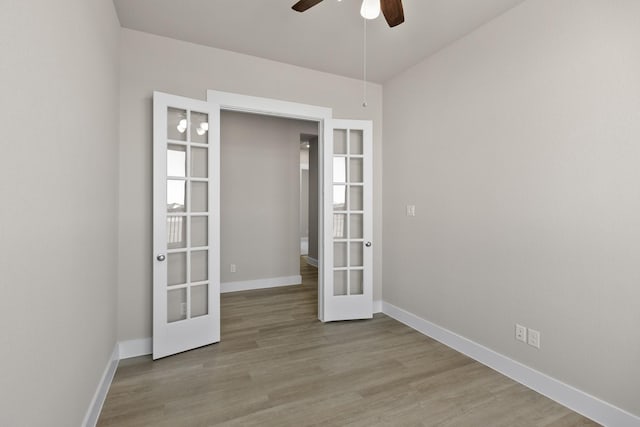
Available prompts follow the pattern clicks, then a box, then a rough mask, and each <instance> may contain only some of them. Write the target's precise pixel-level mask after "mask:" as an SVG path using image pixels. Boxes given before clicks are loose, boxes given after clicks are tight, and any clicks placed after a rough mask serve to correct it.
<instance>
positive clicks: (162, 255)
mask: <svg viewBox="0 0 640 427" xmlns="http://www.w3.org/2000/svg"><path fill="white" fill-rule="evenodd" d="M156 259H157V260H158V261H164V260H165V259H167V257H165V256H164V254H160V255H158V256H157V257H156Z"/></svg>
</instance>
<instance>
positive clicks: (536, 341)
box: [527, 329, 540, 348]
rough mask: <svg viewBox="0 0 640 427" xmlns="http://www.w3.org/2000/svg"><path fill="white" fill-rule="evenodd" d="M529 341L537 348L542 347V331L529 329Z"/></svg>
mask: <svg viewBox="0 0 640 427" xmlns="http://www.w3.org/2000/svg"><path fill="white" fill-rule="evenodd" d="M527 335H528V336H529V338H528V341H527V342H528V343H529V345H530V346H532V347H535V348H540V331H536V330H535V329H529V330H528V331H527Z"/></svg>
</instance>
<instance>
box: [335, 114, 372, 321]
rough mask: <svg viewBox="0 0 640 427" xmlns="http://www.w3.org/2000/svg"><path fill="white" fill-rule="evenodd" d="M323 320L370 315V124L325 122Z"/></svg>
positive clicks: (361, 317) (345, 121)
mask: <svg viewBox="0 0 640 427" xmlns="http://www.w3.org/2000/svg"><path fill="white" fill-rule="evenodd" d="M324 141H325V144H324V155H323V163H324V167H323V171H324V203H323V210H324V215H323V216H324V227H323V251H322V254H323V262H322V265H323V273H324V274H323V282H324V283H323V286H322V292H323V301H324V304H323V311H324V313H323V314H324V315H323V317H322V319H323V320H324V321H333V320H351V319H368V318H371V317H372V316H373V272H372V270H373V252H372V251H373V247H372V234H373V218H372V209H373V201H372V184H373V172H372V165H373V162H372V154H373V148H372V146H373V141H372V123H371V122H370V121H362V120H335V119H334V120H327V121H326V122H325V135H324Z"/></svg>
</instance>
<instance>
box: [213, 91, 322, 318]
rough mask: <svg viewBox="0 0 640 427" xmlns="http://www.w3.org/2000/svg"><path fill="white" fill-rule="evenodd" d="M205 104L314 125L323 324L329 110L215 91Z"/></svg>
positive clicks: (320, 316) (319, 270) (320, 308)
mask: <svg viewBox="0 0 640 427" xmlns="http://www.w3.org/2000/svg"><path fill="white" fill-rule="evenodd" d="M207 102H211V103H215V104H218V105H219V106H220V110H227V111H239V112H244V113H254V114H260V115H264V116H276V117H285V118H289V119H301V120H310V121H315V122H318V153H319V156H318V162H319V164H318V184H319V186H320V188H319V190H320V191H318V199H319V200H318V207H319V215H318V237H319V238H318V244H319V245H320V248H318V318H319V319H320V320H321V321H323V322H324V320H325V319H324V291H323V283H324V274H323V269H324V268H323V267H324V257H323V256H322V254H323V251H324V248H323V240H324V239H322V238H321V237H322V236H324V231H323V230H324V226H323V223H324V221H323V216H324V214H323V211H324V210H323V209H322V206H324V190H323V188H322V187H323V184H322V183H324V172H323V171H324V167H323V166H324V163H323V159H322V158H323V156H322V155H321V153H323V152H324V145H325V135H324V128H325V122H326V121H328V120H331V119H332V117H333V110H332V109H331V108H327V107H317V106H315V105H308V104H299V103H296V102H289V101H280V100H276V99H269V98H260V97H256V96H248V95H240V94H236V93H229V92H221V91H217V90H208V91H207Z"/></svg>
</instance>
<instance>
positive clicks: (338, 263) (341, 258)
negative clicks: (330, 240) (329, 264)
mask: <svg viewBox="0 0 640 427" xmlns="http://www.w3.org/2000/svg"><path fill="white" fill-rule="evenodd" d="M333 266H334V267H346V266H347V244H346V243H334V244H333Z"/></svg>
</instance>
